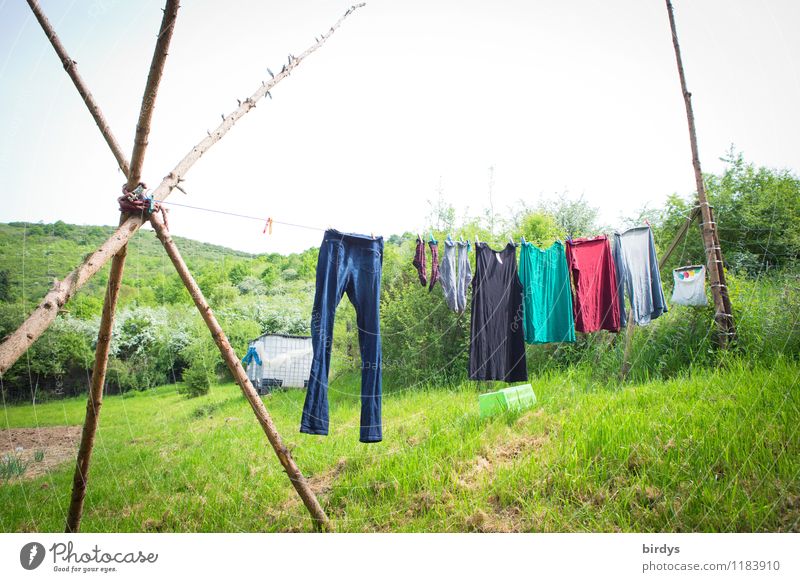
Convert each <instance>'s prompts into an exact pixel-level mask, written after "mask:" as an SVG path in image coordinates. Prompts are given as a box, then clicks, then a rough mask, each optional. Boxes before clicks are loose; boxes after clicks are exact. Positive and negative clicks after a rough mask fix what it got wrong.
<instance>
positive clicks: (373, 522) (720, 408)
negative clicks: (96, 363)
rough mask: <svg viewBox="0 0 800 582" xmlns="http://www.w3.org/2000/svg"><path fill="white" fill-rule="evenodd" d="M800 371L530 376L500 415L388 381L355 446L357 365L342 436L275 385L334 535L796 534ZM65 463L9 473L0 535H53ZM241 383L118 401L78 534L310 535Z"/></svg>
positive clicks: (18, 415) (342, 406)
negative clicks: (606, 378) (526, 399)
mask: <svg viewBox="0 0 800 582" xmlns="http://www.w3.org/2000/svg"><path fill="white" fill-rule="evenodd" d="M798 378H800V365H798V364H797V363H796V362H792V361H791V360H789V359H784V358H778V359H777V360H776V361H775V362H774V363H773V365H771V366H769V367H768V368H767V367H763V366H760V365H759V366H750V365H744V364H741V363H737V362H735V361H734V362H729V363H728V364H726V366H725V367H724V369H718V370H707V369H702V370H696V371H693V370H691V369H690V370H689V371H687V372H686V373H684V374H682V375H680V376H679V377H675V378H672V379H666V380H654V381H652V382H648V383H638V384H637V383H629V384H626V385H617V384H616V383H613V384H607V385H605V384H598V383H597V382H596V381H594V380H592V379H591V377H590V376H589V375H582V374H579V373H578V374H558V375H555V374H554V375H552V376H545V377H541V378H538V379H535V380H534V389H535V391H536V393H537V396H538V398H539V402H538V404H537V406H536V407H535V408H533V409H530V410H527V411H523V412H509V413H507V414H504V415H500V416H497V417H493V418H489V419H481V418H480V417H479V416H478V413H477V390H476V389H475V386H474V384H463V385H459V386H456V387H454V388H452V389H443V388H433V387H431V388H425V387H419V386H416V387H414V389H413V390H408V389H404V388H403V387H402V386H401V385H399V384H394V385H393V383H392V382H391V381H389V380H387V382H386V384H387V386H386V388H385V394H384V401H383V402H384V404H383V406H384V408H383V415H384V441H383V442H382V443H379V444H371V445H365V444H362V443H359V442H358V418H359V398H358V389H359V388H358V386H359V378H358V377H357V376H356V375H355V374H353V373H345V374H342V375H340V376H338V377H337V378H335V379H334V380H333V381H332V383H331V434H330V436H328V437H318V436H310V435H302V434H300V433H299V432H298V425H299V419H300V412H301V409H302V404H303V397H304V392H302V391H300V390H288V391H284V392H277V393H274V394H271V395H268V396H265V397H264V401H265V403H266V406H267V408H268V410H269V411H270V413H271V414H272V415H273V418H274V419H275V422H276V424H277V426H278V428H279V430H280V431H281V433H282V435H283V437H284V439H285V441H286V442H287V444H288V445H289V447H290V448H291V449H292V450H293V456H294V457H295V459H296V461H297V463H298V465H299V466H300V468H301V470H302V471H303V472H304V474H305V475H306V476H307V478H308V479H309V480H310V482H311V485H312V487H313V488H314V490H315V491H316V492H317V493H318V495H319V496H320V500H321V502H322V505H323V507H324V508H325V510H326V512H327V513H328V515H329V516H330V517H331V519H332V520H333V523H334V527H335V529H336V530H337V531H341V532H372V531H382V532H383V531H392V532H440V531H443V532H462V531H487V532H493V531H536V532H539V531H567V532H573V531H577V532H582V531H592V532H595V531H604V532H608V531H625V532H629V531H637V532H651V531H681V532H682V531H703V532H718V531H723V532H729V531H733V532H737V531H798V530H800V479H799V478H798V477H800V434H798V427H799V426H800V392H798V386H797V384H798ZM84 409H85V399H84V398H83V397H76V398H69V399H64V400H58V401H51V402H47V403H44V404H39V405H36V406H32V405H9V406H5V407H4V408H3V410H2V418H0V422H2V428H19V427H44V426H58V425H79V424H81V423H82V421H83V414H84ZM73 467H74V460H69V461H65V462H64V463H63V464H62V465H60V466H59V467H57V468H56V469H55V470H52V471H51V472H49V473H47V474H45V475H42V476H39V477H37V478H34V479H26V478H19V477H15V478H11V479H8V480H6V481H4V482H3V481H0V531H5V532H11V531H44V532H50V531H53V532H57V531H62V530H63V527H64V519H65V515H66V510H67V506H68V503H69V495H70V486H71V479H72V472H73ZM311 529H312V528H311V522H310V519H309V517H308V514H307V513H306V511H305V509H304V507H303V505H302V504H301V503H300V501H299V498H297V496H296V494H295V493H294V490H293V489H292V488H291V486H290V484H289V481H288V480H287V479H286V477H285V474H284V473H283V471H282V468H281V466H280V464H279V463H278V461H277V459H276V458H275V456H274V454H273V452H272V450H271V449H270V448H269V445H268V443H267V441H266V438H265V436H264V434H263V433H262V432H261V429H260V427H259V425H258V424H257V422H256V421H255V418H254V417H253V415H252V413H251V411H250V409H249V406H248V404H247V403H246V401H245V400H244V398H243V397H242V396H241V394H240V392H239V390H238V388H237V387H236V386H235V385H232V384H225V385H220V386H216V387H214V388H213V389H212V390H211V392H210V393H209V394H208V395H206V396H201V397H198V398H193V399H186V398H184V397H183V396H181V395H179V394H178V392H177V390H176V387H175V386H174V385H168V386H161V387H158V388H154V389H149V390H146V391H142V392H135V391H134V392H129V393H126V394H124V395H121V396H110V397H107V398H106V400H105V402H104V406H103V409H102V415H101V422H100V429H99V432H98V437H97V440H96V444H95V452H94V457H93V462H92V469H91V475H90V482H89V488H88V494H87V499H86V506H85V513H84V519H83V522H82V531H84V532H138V531H157V532H211V531H228V532H238V531H271V532H272V531H283V532H285V531H311Z"/></svg>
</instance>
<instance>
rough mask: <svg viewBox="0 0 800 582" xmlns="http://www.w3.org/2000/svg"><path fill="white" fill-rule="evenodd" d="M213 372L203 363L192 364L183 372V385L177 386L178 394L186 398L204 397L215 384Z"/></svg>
mask: <svg viewBox="0 0 800 582" xmlns="http://www.w3.org/2000/svg"><path fill="white" fill-rule="evenodd" d="M216 381H217V377H216V374H215V373H214V370H213V369H211V368H210V367H209V366H207V365H205V364H204V363H202V362H200V363H198V364H192V365H191V366H189V367H188V368H187V369H186V370H185V371H184V372H183V383H181V384H178V393H179V394H183V395H184V396H186V397H188V398H196V397H197V396H204V395H206V394H208V391H209V390H211V385H212V384H214V383H216Z"/></svg>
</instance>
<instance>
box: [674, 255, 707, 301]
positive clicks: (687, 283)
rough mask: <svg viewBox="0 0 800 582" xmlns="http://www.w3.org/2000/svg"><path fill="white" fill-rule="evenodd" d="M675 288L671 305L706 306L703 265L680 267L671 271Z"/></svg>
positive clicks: (704, 269)
mask: <svg viewBox="0 0 800 582" xmlns="http://www.w3.org/2000/svg"><path fill="white" fill-rule="evenodd" d="M672 277H673V279H674V280H675V287H674V288H673V290H672V303H673V304H675V305H706V304H708V299H706V268H705V267H704V266H703V265H692V266H689V267H680V268H678V269H674V270H673V271H672Z"/></svg>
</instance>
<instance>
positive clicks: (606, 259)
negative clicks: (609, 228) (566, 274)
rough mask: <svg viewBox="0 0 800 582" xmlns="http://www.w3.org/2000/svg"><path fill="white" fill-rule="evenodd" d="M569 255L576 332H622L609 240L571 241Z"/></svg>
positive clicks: (569, 242)
mask: <svg viewBox="0 0 800 582" xmlns="http://www.w3.org/2000/svg"><path fill="white" fill-rule="evenodd" d="M566 254H567V263H568V265H569V268H570V271H571V272H572V280H573V285H574V288H575V289H574V304H573V313H574V315H575V331H579V332H581V333H591V332H594V331H598V330H601V329H605V330H608V331H614V332H617V331H619V329H620V320H619V303H618V298H617V274H616V271H615V269H614V260H613V257H612V255H611V245H610V244H609V242H608V237H607V236H605V235H600V236H596V237H591V238H576V239H572V240H568V241H567V244H566Z"/></svg>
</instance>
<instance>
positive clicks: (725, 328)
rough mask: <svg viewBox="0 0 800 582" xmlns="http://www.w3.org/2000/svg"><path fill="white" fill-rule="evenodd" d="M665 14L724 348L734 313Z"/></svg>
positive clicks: (731, 333)
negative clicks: (684, 113) (683, 107)
mask: <svg viewBox="0 0 800 582" xmlns="http://www.w3.org/2000/svg"><path fill="white" fill-rule="evenodd" d="M666 3H667V14H668V15H669V26H670V30H671V32H672V46H673V48H674V49H675V60H676V62H677V65H678V76H679V77H680V81H681V91H682V92H683V101H684V105H685V106H686V120H687V122H688V124H689V143H690V145H691V148H692V165H693V167H694V178H695V183H696V186H697V202H698V205H699V206H700V216H701V223H700V227H701V232H702V235H703V246H704V248H705V254H706V264H707V267H708V280H709V284H710V285H711V296H712V297H713V298H714V311H715V313H714V319H715V321H716V323H717V331H718V334H717V343H718V344H719V346H720V347H721V348H724V347H726V346H727V345H728V344H729V343H730V342H731V341H733V340H734V339H735V337H736V330H735V327H734V323H733V312H732V308H731V303H730V297H729V295H728V287H727V284H726V280H725V269H724V266H723V262H722V248H721V247H720V241H719V236H718V234H717V228H716V223H715V222H714V218H713V213H712V211H711V207H710V205H709V204H708V198H707V197H706V189H705V184H704V183H703V172H702V170H701V169H700V154H699V152H698V148H697V131H696V128H695V123H694V111H693V109H692V94H691V93H690V92H689V90H688V89H687V88H686V75H685V73H684V71H683V60H682V59H681V48H680V45H679V44H678V32H677V29H676V27H675V14H674V12H673V9H672V2H671V0H666Z"/></svg>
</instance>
